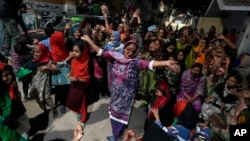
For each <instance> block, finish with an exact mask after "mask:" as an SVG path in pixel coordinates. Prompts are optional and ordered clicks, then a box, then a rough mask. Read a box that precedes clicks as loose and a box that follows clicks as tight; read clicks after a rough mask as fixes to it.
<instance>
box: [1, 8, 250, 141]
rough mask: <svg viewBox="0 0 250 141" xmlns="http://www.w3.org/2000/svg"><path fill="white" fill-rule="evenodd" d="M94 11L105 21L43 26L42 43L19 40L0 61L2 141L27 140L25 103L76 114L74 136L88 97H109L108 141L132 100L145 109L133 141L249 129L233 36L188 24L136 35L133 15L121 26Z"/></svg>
mask: <svg viewBox="0 0 250 141" xmlns="http://www.w3.org/2000/svg"><path fill="white" fill-rule="evenodd" d="M102 14H103V17H104V24H101V23H96V25H90V24H88V21H87V22H86V21H83V23H82V24H81V27H72V26H71V25H72V23H67V24H66V25H65V28H64V29H62V30H59V31H54V30H53V28H51V27H48V28H46V29H45V33H46V34H47V39H44V40H42V41H38V40H34V42H33V45H31V46H30V45H27V44H28V43H27V42H25V41H21V42H19V43H18V44H16V45H15V46H14V49H13V52H12V57H11V59H9V60H6V59H5V58H4V56H3V55H1V63H0V119H1V120H0V137H1V138H2V140H4V141H10V140H28V131H29V129H30V125H29V121H28V117H27V115H26V114H25V112H26V110H25V107H24V106H23V104H22V101H21V98H22V99H24V100H29V99H30V98H33V97H35V98H36V100H37V102H38V104H39V106H40V107H41V109H43V110H45V111H46V110H48V109H50V108H52V111H53V116H54V117H55V118H56V117H57V115H58V111H57V107H58V106H60V112H61V113H65V112H66V107H67V108H69V109H70V110H72V111H73V112H75V113H76V118H77V120H78V122H79V125H80V126H79V128H81V130H83V131H84V128H85V126H86V123H87V120H88V116H87V113H88V112H87V106H88V104H89V103H90V102H92V101H90V100H94V102H96V101H98V99H99V95H101V96H102V97H110V102H109V109H108V111H107V112H109V115H110V116H109V117H110V122H111V127H112V135H110V136H107V139H108V140H109V141H117V140H120V139H121V138H122V136H123V134H124V132H125V130H126V127H127V125H128V123H129V122H130V116H131V111H132V107H133V103H134V100H140V101H142V102H143V104H144V106H145V108H146V112H147V116H146V117H145V124H144V127H142V128H144V130H145V134H144V135H142V136H140V137H139V138H137V140H145V141H146V140H151V141H152V140H195V139H196V138H199V139H200V140H215V139H216V140H229V134H230V128H229V127H230V125H239V124H249V121H250V113H249V109H250V108H249V98H250V90H249V84H250V82H249V81H250V75H249V74H242V73H239V72H240V71H238V70H241V69H244V68H247V67H250V66H249V54H242V55H239V54H237V47H236V46H235V41H236V35H234V34H233V33H231V32H230V33H228V31H227V30H226V29H225V30H224V31H223V32H222V33H218V32H217V31H216V27H215V26H211V28H210V30H209V31H208V32H207V33H205V32H204V30H203V29H201V30H200V31H196V30H195V29H192V28H190V27H188V26H187V27H183V28H181V29H179V30H178V31H175V30H174V29H173V28H172V26H171V24H169V25H167V26H166V25H165V23H158V24H157V26H156V29H153V30H152V31H148V32H146V34H145V35H144V34H143V33H144V32H143V29H144V28H142V27H143V26H144V25H143V21H142V20H141V18H140V14H141V13H140V9H136V10H135V11H134V12H133V13H131V15H130V17H131V18H129V19H128V18H127V17H126V16H124V15H123V16H120V17H119V18H115V20H113V21H110V20H108V18H107V17H108V13H107V11H105V10H103V11H102ZM16 77H17V79H16ZM243 78H245V79H243ZM59 80H60V81H59ZM17 82H18V83H17ZM52 87H53V92H54V94H55V100H53V99H52V98H51V94H52V93H51V89H52ZM18 89H19V90H21V91H22V92H23V95H22V97H21V96H20V93H19V90H18ZM132 138H134V139H135V138H136V137H135V133H134V131H133V130H129V131H128V132H126V133H125V136H124V140H126V141H129V140H131V139H132Z"/></svg>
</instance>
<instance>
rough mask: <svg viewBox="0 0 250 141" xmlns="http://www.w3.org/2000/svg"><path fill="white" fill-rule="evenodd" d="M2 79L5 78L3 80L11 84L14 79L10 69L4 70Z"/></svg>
mask: <svg viewBox="0 0 250 141" xmlns="http://www.w3.org/2000/svg"><path fill="white" fill-rule="evenodd" d="M2 79H3V82H4V83H5V84H11V83H12V79H13V76H12V75H11V71H10V70H3V73H2Z"/></svg>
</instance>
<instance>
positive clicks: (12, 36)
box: [1, 17, 21, 56]
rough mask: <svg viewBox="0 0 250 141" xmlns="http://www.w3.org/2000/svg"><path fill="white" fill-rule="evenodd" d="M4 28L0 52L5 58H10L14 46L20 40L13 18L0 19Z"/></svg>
mask: <svg viewBox="0 0 250 141" xmlns="http://www.w3.org/2000/svg"><path fill="white" fill-rule="evenodd" d="M1 19H2V23H3V28H4V39H3V48H2V51H3V53H4V54H5V55H6V56H10V55H11V52H12V50H13V48H14V46H15V45H16V44H17V43H18V42H19V41H20V40H21V35H20V31H19V30H18V24H17V22H16V20H15V19H13V18H6V17H4V18H1Z"/></svg>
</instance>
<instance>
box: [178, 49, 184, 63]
mask: <svg viewBox="0 0 250 141" xmlns="http://www.w3.org/2000/svg"><path fill="white" fill-rule="evenodd" d="M177 58H178V60H179V61H180V60H183V59H184V53H183V52H181V51H180V52H178V54H177Z"/></svg>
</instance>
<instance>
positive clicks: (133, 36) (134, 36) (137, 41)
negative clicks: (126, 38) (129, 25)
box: [130, 35, 139, 44]
mask: <svg viewBox="0 0 250 141" xmlns="http://www.w3.org/2000/svg"><path fill="white" fill-rule="evenodd" d="M130 39H131V40H132V41H134V42H136V43H137V44H138V43H139V40H138V38H137V37H136V35H131V37H130Z"/></svg>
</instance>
